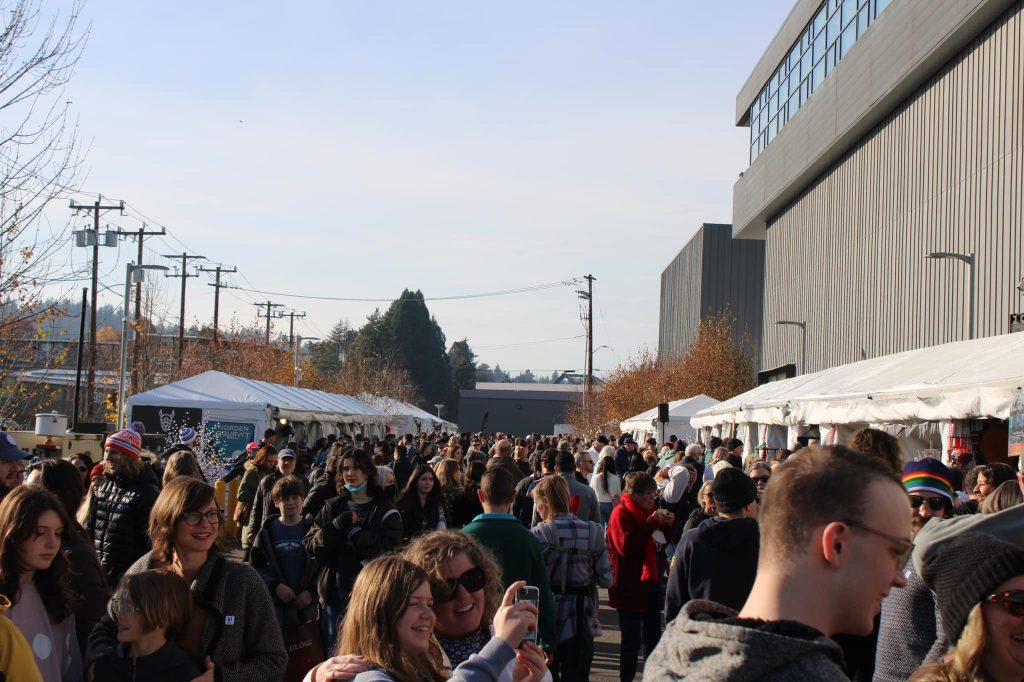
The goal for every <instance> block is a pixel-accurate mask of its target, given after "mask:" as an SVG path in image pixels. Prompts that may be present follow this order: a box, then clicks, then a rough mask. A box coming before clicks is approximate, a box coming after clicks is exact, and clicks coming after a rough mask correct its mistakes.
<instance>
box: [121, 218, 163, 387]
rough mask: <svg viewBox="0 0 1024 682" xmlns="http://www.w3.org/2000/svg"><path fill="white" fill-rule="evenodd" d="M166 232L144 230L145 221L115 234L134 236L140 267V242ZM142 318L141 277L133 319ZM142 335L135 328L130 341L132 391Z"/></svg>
mask: <svg viewBox="0 0 1024 682" xmlns="http://www.w3.org/2000/svg"><path fill="white" fill-rule="evenodd" d="M165 234H167V229H166V228H163V227H161V228H160V231H159V232H146V223H142V227H140V228H139V229H137V230H118V231H117V235H118V236H119V237H134V238H135V239H137V240H138V243H139V256H138V261H137V262H138V264H139V267H142V242H143V240H144V239H145V238H146V237H159V236H162V235H165ZM124 314H125V315H127V314H128V311H127V310H125V311H124ZM140 320H142V278H141V277H140V278H139V281H138V283H136V285H135V321H136V324H137V323H138V322H139V321H140ZM141 336H142V330H141V329H137V330H136V331H135V339H134V340H133V341H132V393H138V392H139V338H140V337H141Z"/></svg>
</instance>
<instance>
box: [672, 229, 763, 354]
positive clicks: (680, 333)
mask: <svg viewBox="0 0 1024 682" xmlns="http://www.w3.org/2000/svg"><path fill="white" fill-rule="evenodd" d="M763 290H764V244H763V243H762V242H759V241H751V240H740V239H733V238H732V226H731V225H717V224H713V223H704V224H703V225H701V226H700V229H698V230H697V233H696V234H694V235H693V238H691V239H690V241H689V242H687V243H686V246H684V247H683V248H682V250H681V251H680V252H679V253H678V255H676V257H675V258H673V259H672V262H671V263H669V264H668V267H666V268H665V270H664V271H662V273H661V313H660V320H659V325H658V355H659V357H671V356H674V355H678V354H679V353H681V352H682V351H683V350H684V349H685V348H686V347H687V346H688V345H690V344H691V343H693V341H694V340H695V339H696V338H697V327H698V325H699V324H700V321H701V320H703V319H706V318H707V317H713V316H715V315H718V314H720V313H722V312H726V311H727V312H728V313H729V314H730V315H732V316H733V318H734V319H735V321H736V326H735V338H736V341H737V343H741V344H748V347H749V346H751V345H752V346H753V350H754V358H755V363H754V364H755V365H756V364H757V362H756V360H757V358H759V357H760V350H761V314H762V292H763Z"/></svg>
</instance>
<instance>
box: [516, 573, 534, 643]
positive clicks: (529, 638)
mask: <svg viewBox="0 0 1024 682" xmlns="http://www.w3.org/2000/svg"><path fill="white" fill-rule="evenodd" d="M519 602H526V603H527V604H533V605H534V606H536V607H537V608H538V609H540V588H539V587H534V586H533V585H524V586H523V587H520V588H519V589H518V590H516V596H515V603H516V604H518V603H519ZM523 641H524V642H536V641H537V631H536V630H534V631H533V632H527V633H526V636H525V637H523Z"/></svg>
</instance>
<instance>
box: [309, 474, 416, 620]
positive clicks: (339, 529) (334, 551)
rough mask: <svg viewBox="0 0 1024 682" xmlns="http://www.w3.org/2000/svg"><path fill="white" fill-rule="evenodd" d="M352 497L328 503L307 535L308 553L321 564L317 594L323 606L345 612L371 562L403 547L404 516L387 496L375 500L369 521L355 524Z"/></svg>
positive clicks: (346, 495) (369, 513)
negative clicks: (357, 577) (364, 569)
mask: <svg viewBox="0 0 1024 682" xmlns="http://www.w3.org/2000/svg"><path fill="white" fill-rule="evenodd" d="M349 499H350V498H349V495H348V494H347V493H346V494H345V495H340V496H337V497H335V498H333V499H331V500H328V501H327V503H326V504H325V505H324V508H323V509H321V510H320V513H319V514H317V516H316V519H315V520H314V521H313V526H312V528H310V529H309V532H308V533H306V540H305V544H306V553H307V554H308V555H309V556H311V557H312V558H313V560H314V561H316V562H317V564H318V566H319V576H318V578H317V583H316V586H317V592H318V593H319V594H320V601H321V602H322V603H325V604H326V603H330V604H334V605H336V606H339V607H341V608H342V609H344V608H345V607H347V606H348V600H349V597H350V596H351V594H352V585H353V584H354V583H355V581H356V576H357V575H359V571H361V570H362V568H363V564H364V563H365V562H367V561H369V560H370V559H375V558H376V557H378V556H380V555H382V554H387V553H388V552H391V551H392V550H394V549H396V548H397V547H398V546H399V545H400V544H402V536H403V534H404V533H405V529H404V528H403V526H402V515H401V514H399V513H398V510H397V509H395V507H394V505H392V504H391V502H390V501H389V500H388V499H387V497H386V496H385V495H384V493H383V492H381V493H380V494H379V495H378V496H376V497H374V498H372V499H371V500H370V502H369V505H370V508H369V510H368V512H367V515H366V521H365V522H364V523H362V524H359V525H354V524H353V523H352V518H351V512H350V511H349Z"/></svg>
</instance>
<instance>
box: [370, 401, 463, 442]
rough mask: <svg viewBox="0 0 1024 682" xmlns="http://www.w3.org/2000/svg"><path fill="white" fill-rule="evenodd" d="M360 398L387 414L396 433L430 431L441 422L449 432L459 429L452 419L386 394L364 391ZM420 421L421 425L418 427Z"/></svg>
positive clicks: (443, 427) (388, 421)
mask: <svg viewBox="0 0 1024 682" xmlns="http://www.w3.org/2000/svg"><path fill="white" fill-rule="evenodd" d="M359 399H360V400H362V401H363V402H365V403H366V404H368V405H370V406H371V407H374V408H376V409H377V410H380V411H381V412H383V413H384V414H385V415H386V416H387V423H388V426H390V427H391V429H392V431H394V432H395V433H415V432H418V431H429V430H430V429H432V428H434V425H436V424H439V425H440V426H441V428H442V429H444V430H445V431H448V432H452V431H457V430H458V428H459V427H458V426H457V425H455V424H453V423H452V422H450V421H445V420H444V419H441V418H440V417H438V416H437V415H436V414H430V413H429V412H427V411H426V410H422V409H420V408H418V407H416V406H415V405H410V404H409V403H403V402H402V401H401V400H395V399H394V398H388V397H386V396H372V395H370V394H369V393H363V394H361V395H360V396H359ZM417 422H419V427H417Z"/></svg>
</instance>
